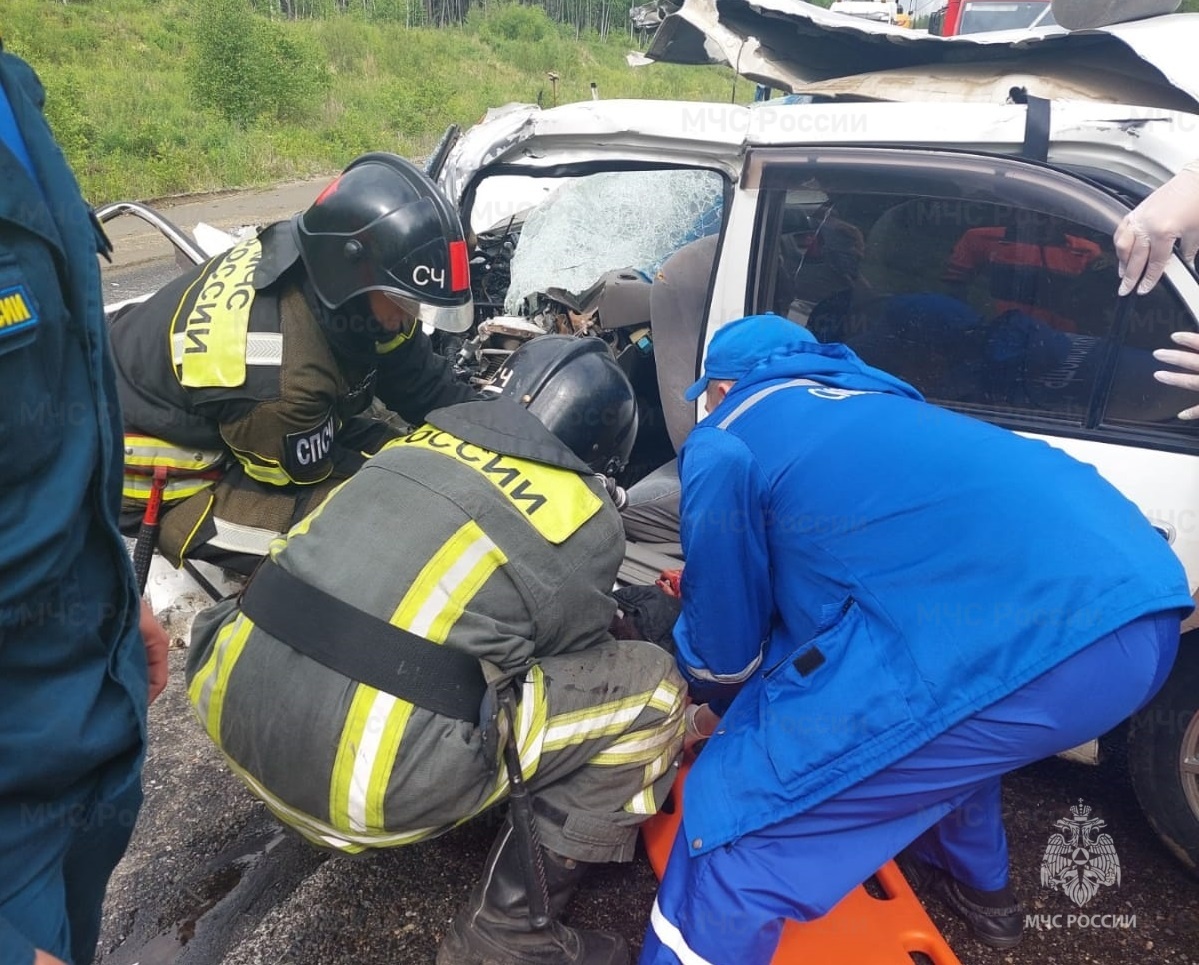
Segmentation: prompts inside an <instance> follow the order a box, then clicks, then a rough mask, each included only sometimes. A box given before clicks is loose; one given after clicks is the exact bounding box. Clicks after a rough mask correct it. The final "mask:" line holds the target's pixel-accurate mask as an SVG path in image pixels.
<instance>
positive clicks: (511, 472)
mask: <svg viewBox="0 0 1199 965" xmlns="http://www.w3.org/2000/svg"><path fill="white" fill-rule="evenodd" d="M496 384H497V385H499V386H502V387H503V388H502V390H498V391H497V394H498V398H496V399H494V400H492V401H475V402H466V403H462V404H460V405H455V406H451V407H449V408H445V409H440V410H437V411H436V412H433V413H431V414H430V415H429V417H428V421H427V423H426V424H424V425H422V426H420V427H419V428H417V429H415V430H413V431H412V432H410V433H409V434H408V435H406V436H404V437H402V438H400V439H397V440H394V441H393V442H390V443H388V444H387V445H386V446H384V448H383V449H382V450H381V451H380V452H379V453H377V454H376V455H375V456H374V457H373V458H371V459H370V460H369V461H368V462H367V463H366V465H365V466H364V467H363V468H362V469H361V470H359V472H358V473H356V474H355V475H354V477H353V478H352V479H350V480H349V481H348V482H346V483H345V484H344V485H343V486H342V487H340V488H339V489H338V490H337V491H336V492H335V493H334V494H333V495H332V496H330V497H329V499H327V500H326V501H325V502H324V503H323V504H322V505H321V506H320V508H319V509H317V510H316V511H315V512H313V513H312V514H311V515H309V516H308V517H307V518H306V519H304V520H303V521H302V522H301V523H300V524H299V525H297V526H296V527H295V528H293V529H292V530H291V532H290V533H289V534H288V536H287V538H286V540H285V541H282V540H281V541H279V542H278V543H276V544H275V547H274V548H273V549H272V553H271V556H270V557H269V558H268V559H267V560H266V561H264V563H263V565H262V567H261V568H260V569H259V570H258V571H257V573H256V574H255V575H254V577H253V578H252V579H251V580H250V582H249V584H248V585H247V587H246V589H245V591H244V593H243V594H242V596H241V597H240V598H236V599H229V600H226V601H223V602H221V603H219V604H217V605H216V606H214V607H211V608H210V609H208V610H206V611H205V612H204V613H202V614H200V616H199V617H198V618H197V620H196V623H195V627H194V629H193V632H192V645H191V650H190V652H189V655H188V666H187V681H188V694H189V697H190V699H191V701H192V704H193V705H194V707H195V710H196V713H197V715H198V717H199V719H200V721H201V723H202V724H203V726H204V727H205V728H206V730H207V732H208V734H209V736H210V737H211V738H212V740H213V741H215V742H216V744H217V745H218V746H219V747H220V748H221V750H222V751H223V752H224V754H225V755H226V756H227V757H228V758H229V760H230V761H231V762H232V765H233V767H234V769H235V770H236V772H237V773H238V774H239V776H241V777H242V778H243V780H245V782H246V783H247V784H248V785H249V787H250V789H251V790H252V791H253V792H254V793H255V794H257V795H258V796H259V797H260V798H262V800H263V801H265V802H266V804H267V805H268V806H269V807H270V808H271V809H272V811H273V812H274V813H275V814H276V816H277V817H278V818H279V819H280V820H282V821H284V822H285V823H287V824H289V825H291V826H292V827H293V828H295V829H296V830H298V831H299V832H300V833H301V834H303V835H304V836H305V837H306V838H308V839H309V840H310V841H312V842H314V843H316V844H318V845H321V846H324V847H331V848H336V849H339V850H341V851H345V852H359V851H363V850H364V849H368V848H383V847H391V846H396V845H403V844H409V843H411V842H415V841H420V840H422V839H425V838H428V837H431V836H433V835H437V834H440V833H442V832H444V831H447V830H449V829H450V828H452V827H454V826H455V825H457V824H460V823H462V822H464V821H466V820H468V819H470V818H472V817H474V816H475V815H477V814H480V813H481V812H483V811H485V810H487V809H488V808H490V807H492V806H494V805H496V804H499V803H501V802H502V801H504V800H505V799H510V800H511V804H512V806H511V808H510V809H509V812H510V814H509V818H508V821H507V823H506V824H505V825H504V827H503V828H502V830H501V832H500V834H499V837H498V838H497V839H496V841H495V844H494V846H493V848H492V850H491V854H490V856H489V857H488V859H487V864H486V868H485V870H484V873H483V875H482V878H481V880H480V882H479V884H478V885H477V886H476V888H475V890H474V893H473V894H472V896H471V898H470V902H469V905H468V906H467V907H466V908H464V909H463V910H462V912H461V913H460V914H459V915H458V917H457V918H456V919H455V920H454V922H453V924H452V925H451V926H450V929H449V932H448V934H447V935H446V937H445V939H444V941H443V942H442V945H441V948H440V950H439V953H438V957H437V961H438V962H439V963H440V965H460V963H481V962H488V963H507V962H513V963H516V962H522V963H528V962H534V963H555V965H556V963H595V965H599V963H603V965H608V963H620V962H626V961H627V960H628V949H627V946H626V944H625V942H624V940H623V939H622V938H620V937H618V936H612V935H606V934H602V933H597V932H585V931H576V930H572V929H569V928H567V927H565V926H564V925H562V924H561V923H560V922H559V921H558V920H557V919H558V917H559V915H560V913H561V911H562V909H563V907H564V906H565V904H566V902H567V901H568V899H569V898H570V896H571V894H572V893H573V892H574V889H575V887H576V886H577V884H578V883H579V881H580V879H581V877H582V875H583V872H584V870H585V868H586V866H587V865H589V864H591V863H593V862H604V861H628V860H630V859H631V858H632V857H633V851H634V845H635V840H636V834H637V827H638V825H640V824H641V823H642V822H643V821H644V820H645V819H646V818H647V817H649V816H650V815H652V814H654V813H656V811H657V810H658V807H659V805H660V803H661V802H662V800H663V799H664V797H665V796H666V794H667V792H668V791H669V789H670V785H671V782H672V781H673V779H674V775H675V761H676V758H677V756H678V753H679V750H680V747H681V743H682V737H683V701H684V687H683V683H682V679H681V677H680V676H679V675H678V673H677V671H676V670H675V668H674V661H673V658H672V656H671V655H670V654H669V653H668V652H666V651H665V650H663V649H660V648H658V647H657V646H655V645H653V644H651V643H647V642H644V641H640V640H617V639H615V638H614V637H613V636H612V635H611V634H610V633H609V629H608V628H609V623H610V621H611V620H612V618H613V616H614V613H615V610H616V604H615V601H614V599H613V597H612V596H611V595H610V592H609V591H610V589H611V587H612V586H613V584H614V581H615V578H616V573H617V569H618V567H619V565H620V562H621V559H622V556H623V546H624V541H623V539H622V538H621V522H620V515H619V513H618V512H617V510H616V507H615V506H614V505H613V503H612V502H611V499H610V497H609V496H608V494H607V490H606V488H605V486H604V483H603V479H602V477H601V476H600V475H598V474H602V473H607V474H609V475H611V474H614V473H615V472H616V471H618V470H619V468H620V467H621V465H622V464H623V463H624V461H625V460H626V459H627V458H628V454H629V451H630V449H631V448H632V444H633V438H634V436H635V434H636V424H637V416H636V404H635V401H634V393H633V390H632V387H631V386H630V385H629V383H628V380H627V379H626V378H625V377H624V375H623V373H622V372H621V371H620V369H619V367H618V366H617V365H616V363H615V361H614V360H613V359H612V357H611V355H610V354H609V352H608V349H607V347H606V346H605V345H604V344H603V343H602V342H601V341H600V340H598V339H590V338H584V339H578V338H571V337H568V336H558V335H549V336H544V337H542V338H538V339H535V340H533V341H531V342H529V343H527V344H526V345H524V346H523V347H522V348H521V349H519V350H518V351H517V352H516V353H514V354H513V355H512V356H511V358H510V359H509V360H508V362H506V363H505V366H504V367H503V368H502V369H501V370H500V372H499V374H498V376H497V379H496ZM400 668H402V672H401V669H400ZM281 680H285V681H287V687H286V689H285V691H280V690H279V688H278V681H281ZM267 692H271V693H273V694H275V695H276V696H275V697H274V699H271V700H264V699H263V695H264V694H265V693H267ZM529 794H532V795H533V798H534V802H530V800H529V798H528V796H527V795H529ZM533 803H535V806H532V805H533ZM539 842H540V843H539Z"/></svg>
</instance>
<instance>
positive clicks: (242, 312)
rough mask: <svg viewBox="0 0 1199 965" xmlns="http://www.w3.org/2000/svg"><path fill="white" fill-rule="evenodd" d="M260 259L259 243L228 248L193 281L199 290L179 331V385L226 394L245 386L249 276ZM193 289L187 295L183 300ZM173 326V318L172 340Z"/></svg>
mask: <svg viewBox="0 0 1199 965" xmlns="http://www.w3.org/2000/svg"><path fill="white" fill-rule="evenodd" d="M261 258H262V243H261V242H260V241H259V240H258V239H257V238H250V239H248V240H247V241H243V242H242V243H241V244H239V245H235V246H234V247H233V248H231V249H230V250H229V251H228V252H226V253H225V255H224V257H222V258H221V259H219V261H218V262H217V263H216V264H215V265H214V266H213V267H212V269H211V270H210V271H209V272H208V273H207V274H204V275H201V276H200V279H197V283H199V285H200V288H199V291H198V293H197V294H196V299H195V302H194V303H193V304H192V307H191V311H190V312H189V313H188V316H187V318H186V319H185V320H184V322H183V328H182V334H183V341H184V346H183V361H182V362H181V363H180V365H179V366H178V367H177V368H176V372H177V374H178V376H179V383H180V384H181V385H184V386H187V387H188V388H212V387H218V386H219V387H223V388H232V387H236V386H239V385H243V384H245V381H246V342H247V335H248V333H249V330H250V306H251V305H253V303H254V296H255V292H254V270H255V268H257V266H258V262H259V260H260V259H261ZM195 287H196V286H195V285H193V286H192V288H189V289H188V294H189V295H190V293H191V291H192V290H193V289H194V288H195ZM186 300H187V296H186V295H185V296H184V301H186ZM182 304H183V303H182V302H181V303H180V308H181V309H182ZM178 322H179V316H178V313H176V316H175V318H174V319H173V320H172V323H171V334H172V336H174V335H177V334H179V327H178Z"/></svg>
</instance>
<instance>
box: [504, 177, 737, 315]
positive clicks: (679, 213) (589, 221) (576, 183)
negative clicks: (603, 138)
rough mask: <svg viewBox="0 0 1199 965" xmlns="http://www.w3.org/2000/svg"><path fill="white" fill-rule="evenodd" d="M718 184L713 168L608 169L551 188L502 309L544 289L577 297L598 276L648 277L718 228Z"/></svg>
mask: <svg viewBox="0 0 1199 965" xmlns="http://www.w3.org/2000/svg"><path fill="white" fill-rule="evenodd" d="M722 191H723V182H722V178H721V176H720V175H719V174H716V173H715V172H713V171H697V170H678V171H611V172H604V173H602V174H592V175H588V176H586V177H579V178H575V179H573V180H571V181H568V182H566V183H563V184H561V185H559V186H558V187H557V188H556V189H555V190H554V192H553V193H552V194H550V195H549V196H548V197H547V198H546V199H545V200H544V201H542V203H541V204H540V205H539V206H538V207H537V208H536V209H535V210H534V211H532V212H531V213H529V215H528V217H527V219H526V220H525V222H524V226H523V228H522V230H521V232H520V241H519V243H518V245H517V247H516V251H515V253H514V254H513V256H512V265H511V272H512V273H511V284H510V285H509V288H508V293H507V297H506V298H505V300H504V309H505V311H507V312H509V313H510V314H514V315H515V314H520V313H521V309H522V306H523V304H524V301H525V299H526V298H527V297H528V296H530V295H535V294H537V293H538V292H544V291H546V290H547V289H550V288H561V289H565V290H566V291H568V292H574V293H578V292H583V291H585V290H586V289H587V288H588V287H590V286H591V285H592V284H593V283H594V282H595V281H596V279H598V278H599V277H600V276H601V275H603V274H604V273H605V272H608V271H612V270H615V269H625V268H629V269H633V270H634V271H635V272H639V273H640V274H641V275H643V276H644V277H645V279H646V280H652V278H653V277H654V274H655V273H656V271H657V269H658V266H659V265H661V263H662V262H663V261H665V260H666V258H667V256H669V255H670V254H671V253H672V252H674V251H675V250H677V249H678V248H681V247H682V246H683V245H685V244H687V242H689V241H694V240H696V239H697V238H702V237H703V236H705V235H709V234H713V233H715V232H716V231H718V230H719V228H720V216H721V207H722V198H723V194H722Z"/></svg>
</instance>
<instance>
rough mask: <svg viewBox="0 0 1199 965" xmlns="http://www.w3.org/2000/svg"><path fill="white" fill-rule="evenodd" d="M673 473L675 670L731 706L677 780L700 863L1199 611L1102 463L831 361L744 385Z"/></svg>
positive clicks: (857, 364)
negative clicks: (1129, 633)
mask: <svg viewBox="0 0 1199 965" xmlns="http://www.w3.org/2000/svg"><path fill="white" fill-rule="evenodd" d="M796 380H799V381H800V384H790V383H793V382H795V381H796ZM804 383H806V384H804ZM679 472H680V477H681V479H682V489H683V492H682V543H683V550H684V555H685V558H686V561H687V566H686V570H685V572H684V577H683V613H682V617H681V618H680V620H679V622H678V624H677V625H676V627H675V639H676V643H677V647H678V651H677V653H678V662H679V664H680V668H681V669H682V671H683V673H684V674H685V675H686V676H687V677H688V678H689V682H690V683H691V684H692V686H693V692H695V693H697V694H700V695H703V694H704V693H705V691H706V692H707V693H708V694H710V695H711V694H717V695H719V694H724V695H726V696H728V695H731V694H734V693H735V694H736V697H735V699H734V700H733V701H732V704H731V706H730V707H729V708H728V710H727V712H726V713H725V715H724V718H723V720H722V722H721V726H720V728H719V729H718V731H717V734H716V735H715V736H714V737H713V738H712V739H711V740H710V741H709V742H708V745H707V746H706V747H705V749H704V751H703V753H702V754H701V755H700V756H699V758H698V760H697V761H696V764H695V766H694V768H693V769H692V772H691V776H690V778H689V780H688V784H687V808H686V812H685V815H684V827H685V829H686V833H687V838H688V841H689V843H690V847H691V851H692V853H694V854H702V853H704V852H706V851H710V850H712V849H713V848H716V847H718V846H720V845H723V844H727V843H728V842H730V841H732V840H734V839H736V838H737V837H739V836H741V835H744V834H747V833H750V832H752V831H755V830H758V829H760V828H763V827H766V826H768V825H771V824H774V823H777V822H779V821H781V820H784V819H786V818H788V817H791V816H793V815H795V814H799V813H801V812H803V811H805V810H807V809H809V808H811V807H813V806H815V805H817V804H819V803H820V802H822V801H824V800H826V799H828V798H830V797H832V796H833V795H835V794H837V793H838V792H839V791H841V790H843V789H845V788H847V787H849V786H851V785H853V784H856V783H857V782H859V781H861V780H863V779H864V778H866V777H868V776H870V775H871V774H874V773H876V772H878V771H880V770H882V769H884V768H886V767H887V766H889V765H890V764H892V763H894V762H895V761H897V760H899V759H900V758H902V757H904V756H905V755H907V754H909V753H911V752H912V751H914V750H915V749H917V748H918V747H920V746H922V745H923V744H925V743H927V742H928V741H930V740H932V739H933V738H934V737H936V736H937V735H939V734H941V733H943V732H944V731H945V730H947V729H948V728H950V727H952V726H953V725H954V724H956V723H958V722H960V721H962V720H963V719H965V718H966V717H969V716H970V715H971V714H973V713H975V712H976V711H978V710H980V709H982V708H983V707H986V706H987V705H989V704H992V703H994V702H995V701H997V700H1000V699H1001V698H1003V697H1005V696H1007V695H1009V694H1011V693H1013V692H1014V691H1016V690H1018V689H1019V688H1020V687H1022V686H1024V685H1025V684H1027V683H1028V682H1029V681H1031V680H1033V679H1034V678H1035V677H1037V676H1039V675H1040V674H1043V673H1044V672H1046V671H1047V670H1049V669H1051V668H1052V667H1054V666H1056V665H1057V664H1058V663H1061V662H1062V661H1063V660H1065V659H1066V658H1068V657H1070V656H1072V655H1073V654H1075V653H1077V652H1078V651H1079V650H1082V649H1083V648H1084V647H1086V646H1087V645H1088V644H1090V643H1093V642H1095V641H1096V640H1098V639H1099V638H1100V637H1102V636H1104V635H1106V634H1107V633H1109V632H1111V631H1113V630H1115V629H1117V628H1119V627H1121V626H1123V625H1124V624H1126V623H1128V622H1130V621H1132V620H1133V619H1135V618H1137V617H1139V616H1142V615H1144V614H1148V613H1155V612H1160V611H1170V610H1174V611H1177V612H1178V613H1179V614H1184V613H1187V612H1189V611H1190V610H1191V608H1192V605H1193V603H1192V600H1191V596H1190V593H1189V592H1188V589H1187V582H1186V577H1185V574H1184V572H1183V568H1182V566H1181V564H1180V563H1179V561H1178V559H1177V558H1176V557H1175V555H1174V553H1173V552H1172V551H1171V550H1170V547H1169V546H1168V544H1167V543H1166V541H1165V540H1164V539H1163V538H1162V537H1161V535H1159V534H1158V533H1157V532H1156V531H1155V530H1154V529H1153V528H1152V527H1151V526H1150V525H1149V523H1148V521H1147V520H1146V519H1145V518H1144V516H1143V515H1142V514H1141V512H1140V510H1138V509H1137V507H1136V506H1135V505H1134V504H1133V503H1131V502H1130V501H1129V500H1127V499H1125V498H1124V496H1122V495H1121V494H1120V493H1119V492H1118V491H1117V490H1116V489H1115V488H1114V487H1112V486H1111V485H1110V484H1108V483H1107V482H1106V481H1105V480H1103V479H1102V478H1101V477H1100V475H1099V474H1098V472H1096V470H1095V469H1094V468H1093V467H1092V466H1089V465H1086V464H1084V463H1081V462H1078V461H1076V460H1074V459H1072V458H1070V457H1069V456H1067V455H1065V454H1064V453H1062V452H1060V451H1059V450H1057V449H1054V448H1052V447H1051V446H1049V445H1047V444H1046V443H1044V442H1040V441H1037V440H1030V439H1026V438H1023V437H1021V436H1018V435H1016V434H1015V433H1012V432H1009V431H1007V430H1005V429H1000V428H997V427H994V426H991V425H988V424H986V423H983V422H980V421H978V420H975V419H971V418H968V417H966V416H963V415H959V414H957V413H954V412H950V411H948V410H946V409H942V408H939V407H937V406H934V405H931V404H929V403H926V402H924V401H923V399H922V397H921V396H920V394H919V393H918V392H917V391H916V390H915V389H913V388H912V387H911V386H909V385H907V384H906V383H904V382H901V381H900V380H898V379H896V378H894V377H892V376H890V375H888V374H887V373H885V372H882V371H879V370H878V369H874V368H871V367H870V366H868V365H866V364H865V363H864V362H862V360H861V359H859V358H858V357H857V356H856V355H855V354H854V353H853V352H852V351H851V350H850V349H849V348H847V347H846V346H844V345H840V344H810V345H805V346H802V347H800V348H795V349H790V350H787V351H783V352H780V353H777V354H775V355H772V356H771V357H769V358H768V359H766V360H765V361H764V362H762V363H760V364H759V365H758V366H757V367H756V368H754V369H753V370H752V371H751V372H750V373H749V374H748V375H747V376H745V377H744V378H741V379H739V380H738V381H737V382H736V384H735V385H734V387H733V389H732V391H730V392H729V394H728V396H727V398H726V399H725V400H724V402H723V403H722V404H721V405H720V407H719V408H718V409H717V410H716V411H715V412H713V413H712V414H711V415H709V416H708V417H707V418H706V419H704V420H703V421H702V422H701V423H700V424H699V425H698V426H697V427H696V428H695V429H694V430H693V431H692V433H691V434H690V436H689V437H688V438H687V441H686V443H685V444H684V446H683V448H682V451H681V453H680V462H679Z"/></svg>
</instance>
